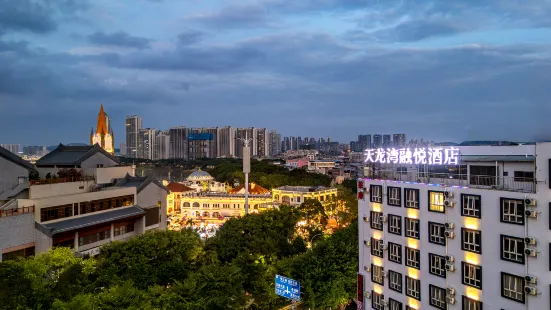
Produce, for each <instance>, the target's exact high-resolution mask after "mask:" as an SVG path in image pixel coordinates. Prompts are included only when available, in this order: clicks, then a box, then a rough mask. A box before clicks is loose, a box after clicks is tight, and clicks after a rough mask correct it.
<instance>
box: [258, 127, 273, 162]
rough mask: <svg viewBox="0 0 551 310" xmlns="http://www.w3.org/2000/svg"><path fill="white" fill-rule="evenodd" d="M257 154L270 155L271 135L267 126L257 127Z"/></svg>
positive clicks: (260, 155)
mask: <svg viewBox="0 0 551 310" xmlns="http://www.w3.org/2000/svg"><path fill="white" fill-rule="evenodd" d="M256 156H258V157H269V156H270V136H269V132H268V129H266V128H256Z"/></svg>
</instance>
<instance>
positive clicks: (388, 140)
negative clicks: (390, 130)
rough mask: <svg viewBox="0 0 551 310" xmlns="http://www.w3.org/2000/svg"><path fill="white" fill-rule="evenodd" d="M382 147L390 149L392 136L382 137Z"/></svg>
mask: <svg viewBox="0 0 551 310" xmlns="http://www.w3.org/2000/svg"><path fill="white" fill-rule="evenodd" d="M383 147H384V148H387V147H392V136H391V135H383Z"/></svg>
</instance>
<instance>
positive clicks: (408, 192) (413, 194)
mask: <svg viewBox="0 0 551 310" xmlns="http://www.w3.org/2000/svg"><path fill="white" fill-rule="evenodd" d="M404 196H405V197H406V199H405V200H406V208H411V209H419V190H418V189H412V188H406V189H404Z"/></svg>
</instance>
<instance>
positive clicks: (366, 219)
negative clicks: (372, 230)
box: [364, 215, 369, 223]
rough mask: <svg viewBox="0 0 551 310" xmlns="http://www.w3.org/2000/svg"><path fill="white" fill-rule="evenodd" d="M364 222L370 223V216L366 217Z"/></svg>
mask: <svg viewBox="0 0 551 310" xmlns="http://www.w3.org/2000/svg"><path fill="white" fill-rule="evenodd" d="M364 222H366V223H369V216H367V215H366V216H364Z"/></svg>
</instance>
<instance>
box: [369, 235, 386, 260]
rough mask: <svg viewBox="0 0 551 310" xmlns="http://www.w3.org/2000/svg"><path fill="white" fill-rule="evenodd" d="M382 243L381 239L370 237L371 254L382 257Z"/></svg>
mask: <svg viewBox="0 0 551 310" xmlns="http://www.w3.org/2000/svg"><path fill="white" fill-rule="evenodd" d="M383 244H384V242H383V240H379V239H375V238H371V255H375V256H378V257H381V258H382V257H383V249H382V245H383Z"/></svg>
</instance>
